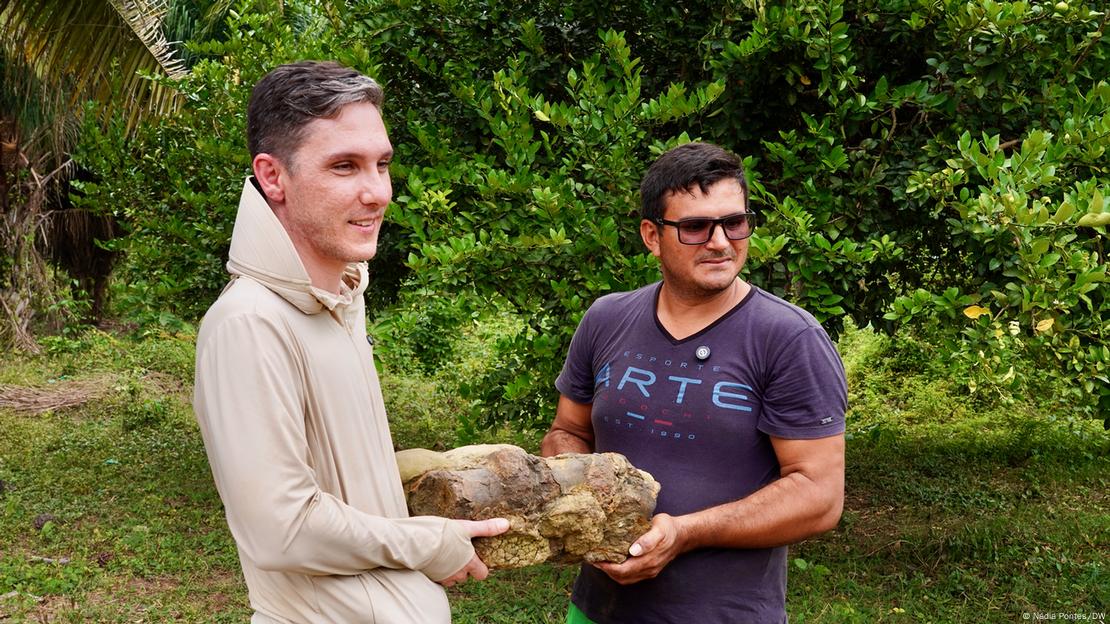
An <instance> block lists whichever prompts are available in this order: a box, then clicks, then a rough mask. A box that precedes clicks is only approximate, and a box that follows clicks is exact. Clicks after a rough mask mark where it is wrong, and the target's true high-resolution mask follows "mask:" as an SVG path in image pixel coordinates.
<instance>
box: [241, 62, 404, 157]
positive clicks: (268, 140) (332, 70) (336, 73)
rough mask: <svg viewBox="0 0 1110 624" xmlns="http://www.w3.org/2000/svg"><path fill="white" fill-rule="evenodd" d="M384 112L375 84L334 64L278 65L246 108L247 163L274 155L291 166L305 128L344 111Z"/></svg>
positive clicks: (380, 93) (256, 87) (252, 92)
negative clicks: (362, 106)
mask: <svg viewBox="0 0 1110 624" xmlns="http://www.w3.org/2000/svg"><path fill="white" fill-rule="evenodd" d="M361 102H368V103H370V104H373V105H374V106H376V107H377V108H379V109H381V106H382V88H381V86H380V85H379V84H378V83H377V82H375V81H374V79H373V78H370V77H369V76H365V75H363V74H360V73H359V72H357V71H355V70H353V69H350V68H349V67H344V66H342V65H340V64H339V63H335V62H333V61H300V62H297V63H290V64H288V65H281V66H279V67H277V68H276V69H274V70H273V71H271V72H270V73H268V74H266V75H265V76H263V77H262V79H261V80H259V81H258V83H257V84H255V85H254V89H253V90H252V91H251V98H250V103H249V104H248V105H247V147H248V148H249V149H250V152H251V158H254V157H255V156H257V155H258V154H272V155H274V156H275V157H277V158H278V159H280V160H282V161H283V162H285V163H286V164H287V165H288V166H292V165H293V157H294V155H295V154H296V152H297V149H298V148H299V147H300V145H301V142H302V141H303V140H304V133H305V127H306V126H307V125H308V124H309V123H310V122H312V121H313V120H315V119H334V118H335V117H337V116H338V115H339V114H340V111H342V110H343V108H344V107H345V106H348V105H350V104H358V103H361Z"/></svg>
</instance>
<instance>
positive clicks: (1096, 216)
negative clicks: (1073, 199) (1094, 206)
mask: <svg viewBox="0 0 1110 624" xmlns="http://www.w3.org/2000/svg"><path fill="white" fill-rule="evenodd" d="M1076 225H1078V226H1080V227H1098V226H1100V225H1110V212H1097V213H1096V212H1091V213H1087V214H1085V215H1083V216H1082V217H1080V218H1079V223H1077V224H1076Z"/></svg>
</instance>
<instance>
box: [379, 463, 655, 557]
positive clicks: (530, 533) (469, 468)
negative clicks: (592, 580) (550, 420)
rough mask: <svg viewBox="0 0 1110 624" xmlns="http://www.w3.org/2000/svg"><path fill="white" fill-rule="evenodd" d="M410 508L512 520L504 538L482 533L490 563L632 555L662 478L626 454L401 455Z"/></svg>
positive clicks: (481, 548)
mask: <svg viewBox="0 0 1110 624" xmlns="http://www.w3.org/2000/svg"><path fill="white" fill-rule="evenodd" d="M397 463H398V465H399V466H400V469H401V481H402V482H403V483H404V486H405V495H406V497H407V498H408V504H409V512H410V513H412V514H413V515H435V516H445V517H448V518H464V519H470V520H484V519H486V518H508V519H509V523H510V528H509V531H508V532H507V533H505V534H502V535H499V536H496V537H488V538H476V539H475V540H474V548H475V550H476V551H477V552H478V556H479V557H481V558H482V561H483V562H485V564H486V565H487V566H489V568H490V569H499V568H521V567H524V566H529V565H534V564H537V563H541V562H543V561H555V562H559V563H577V562H580V561H588V562H591V563H597V562H601V561H613V562H621V561H624V560H625V559H626V558H627V556H628V554H627V553H628V547H629V546H631V545H632V542H633V541H635V539H636V538H637V537H639V536H640V535H643V534H644V532H646V531H647V530H648V528H649V527H650V526H651V523H650V521H649V519H650V518H651V514H652V511H654V510H655V497H656V495H657V494H658V493H659V484H658V483H656V482H655V479H653V478H652V477H651V475H650V474H648V473H646V472H644V471H642V470H638V469H636V468H635V467H634V466H632V464H630V463H629V462H628V460H627V459H626V458H625V457H624V456H623V455H620V454H618V453H596V454H576V453H568V454H564V455H558V456H555V457H546V458H545V457H536V456H535V455H529V454H528V453H526V452H525V451H524V450H523V449H521V448H519V447H516V446H512V445H509V444H483V445H475V446H464V447H461V448H457V449H454V450H451V451H447V452H445V453H436V452H434V451H429V450H426V449H410V450H406V451H400V452H398V453H397Z"/></svg>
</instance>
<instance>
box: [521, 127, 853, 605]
mask: <svg viewBox="0 0 1110 624" xmlns="http://www.w3.org/2000/svg"><path fill="white" fill-rule="evenodd" d="M640 195H641V200H642V215H641V216H642V219H641V221H640V235H641V236H642V238H643V240H644V244H645V245H646V246H647V248H648V249H649V250H650V251H651V253H652V254H653V255H654V256H655V257H656V258H658V260H659V265H660V269H661V270H662V273H663V280H662V281H661V282H657V283H655V284H651V285H649V286H646V287H644V288H641V289H639V290H635V291H632V292H626V293H616V294H612V295H607V296H604V297H602V298H600V299H598V300H597V301H596V302H594V305H593V306H591V308H590V309H589V311H587V313H586V315H585V316H584V317H583V319H582V322H581V324H580V325H579V327H578V330H577V331H576V332H575V336H574V339H573V341H572V342H571V347H570V350H569V352H568V354H567V360H566V364H565V365H564V367H563V371H562V373H561V374H560V375H559V379H558V380H557V381H556V387H557V388H558V389H559V392H560V394H561V397H560V399H559V406H558V410H557V413H556V416H555V422H554V423H553V424H552V426H551V430H550V431H549V432H548V434H547V435H546V436H545V437H544V440H543V446H542V450H543V454H544V455H555V454H558V453H567V452H578V453H586V452H606V451H615V452H619V453H622V454H624V455H625V456H627V457H628V458H629V459H630V460H631V461H632V463H633V464H635V465H636V466H637V467H639V468H643V469H644V470H647V471H648V472H651V473H652V474H653V475H654V476H655V478H656V480H658V481H659V483H660V484H661V485H662V489H661V491H660V494H659V500H658V505H657V507H656V515H655V517H654V518H653V519H652V528H651V529H650V530H649V531H648V532H647V533H645V534H644V535H643V536H641V537H640V538H638V539H637V540H636V541H635V543H633V544H632V546H631V547H630V548H629V555H630V557H629V558H628V560H627V561H625V562H624V563H621V564H599V565H597V566H591V565H584V566H583V567H582V571H581V573H580V574H579V576H578V579H577V581H576V582H575V586H574V593H573V595H572V597H571V601H572V605H571V612H570V615H569V616H568V622H596V623H598V624H610V623H617V622H629V623H632V622H635V623H637V624H646V623H652V622H682V623H684V624H685V623H687V622H699V623H700V622H771V623H775V624H778V623H781V622H785V621H786V607H785V603H786V545H787V544H792V543H795V542H798V541H800V540H803V539H806V538H808V537H810V536H813V535H816V534H818V533H822V532H824V531H828V530H830V529H831V528H833V527H835V526H836V523H837V522H838V521H839V519H840V513H841V510H842V508H843V502H844V412H845V409H846V407H847V386H846V384H845V380H844V368H843V365H842V364H841V361H840V357H839V355H838V354H837V352H836V349H835V347H834V346H833V344H832V342H831V341H830V340H829V338H828V335H827V334H826V333H825V331H824V330H823V329H822V328H821V326H820V325H819V324H818V323H817V321H816V320H815V319H814V318H813V316H812V315H810V314H809V313H807V312H805V311H804V310H802V309H801V308H798V307H797V306H794V305H792V304H790V303H787V302H786V301H783V300H782V299H779V298H778V297H775V296H774V295H771V294H770V293H768V292H766V291H763V290H761V289H759V288H757V287H755V286H752V285H750V284H748V283H746V282H744V281H743V280H741V279H740V278H739V277H738V275H739V273H740V270H741V269H742V268H743V266H744V261H745V260H746V259H747V253H748V237H749V236H751V233H752V230H753V228H754V226H755V219H756V215H755V213H754V212H753V211H752V210H750V209H749V207H748V189H747V183H746V180H745V178H744V171H743V167H742V165H741V163H740V160H739V159H738V158H737V157H736V156H735V155H733V154H730V153H729V152H726V151H725V150H723V149H721V148H719V147H717V146H715V145H710V144H706V143H690V144H686V145H682V146H680V147H677V148H675V149H672V150H670V151H668V152H667V153H665V154H663V155H662V156H661V157H660V158H659V159H658V160H657V161H656V162H655V163H654V164H653V165H652V166H651V168H650V169H649V170H648V173H647V175H646V176H645V177H644V180H643V183H642V184H641V186H640Z"/></svg>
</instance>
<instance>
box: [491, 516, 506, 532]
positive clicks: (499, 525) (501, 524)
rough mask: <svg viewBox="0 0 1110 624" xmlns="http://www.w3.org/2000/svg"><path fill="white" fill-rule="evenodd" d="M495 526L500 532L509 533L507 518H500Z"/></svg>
mask: <svg viewBox="0 0 1110 624" xmlns="http://www.w3.org/2000/svg"><path fill="white" fill-rule="evenodd" d="M494 526H495V528H496V529H497V530H498V531H508V530H509V521H508V520H506V519H505V518H498V519H497V523H496V524H495V525H494Z"/></svg>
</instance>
